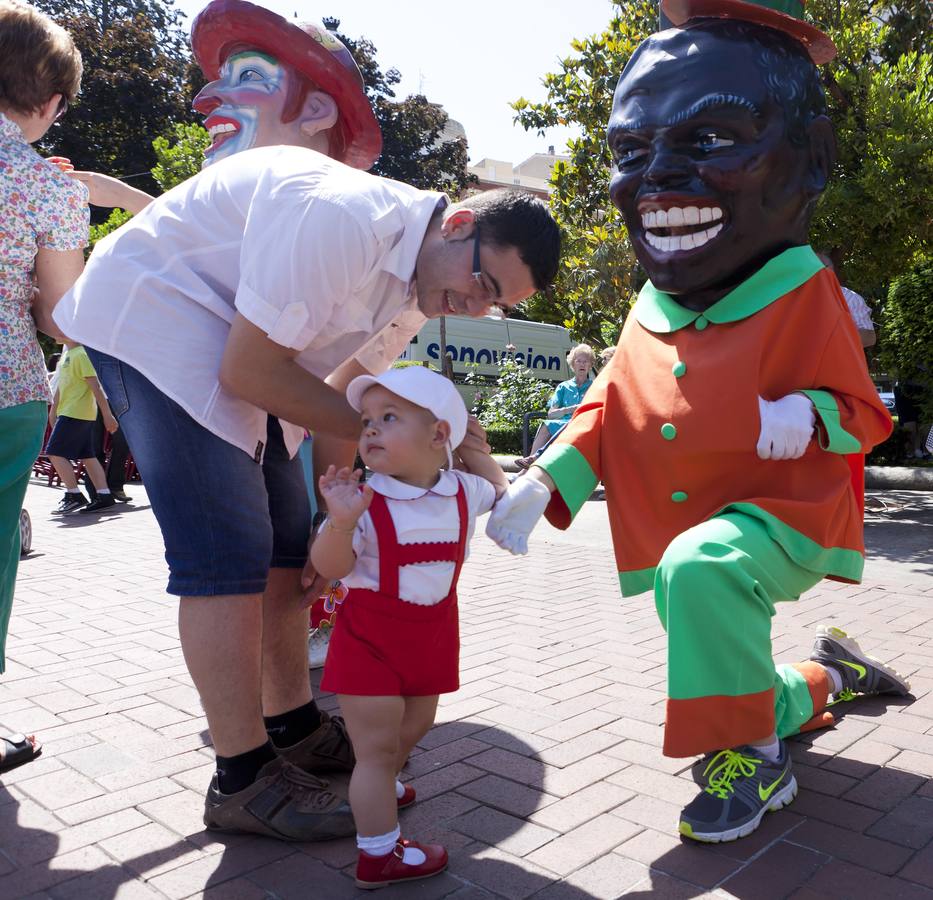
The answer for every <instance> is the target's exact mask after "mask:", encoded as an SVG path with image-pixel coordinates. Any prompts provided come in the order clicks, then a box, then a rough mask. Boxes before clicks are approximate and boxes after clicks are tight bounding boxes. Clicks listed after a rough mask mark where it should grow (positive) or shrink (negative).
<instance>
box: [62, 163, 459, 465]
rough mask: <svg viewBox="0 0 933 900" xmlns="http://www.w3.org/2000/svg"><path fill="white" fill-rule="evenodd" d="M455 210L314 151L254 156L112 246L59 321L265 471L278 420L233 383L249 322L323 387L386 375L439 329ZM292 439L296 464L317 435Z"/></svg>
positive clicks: (99, 255) (289, 428)
mask: <svg viewBox="0 0 933 900" xmlns="http://www.w3.org/2000/svg"><path fill="white" fill-rule="evenodd" d="M446 203H447V198H446V197H445V196H444V195H443V194H439V193H436V192H431V191H419V190H417V189H415V188H413V187H410V186H409V185H405V184H401V183H400V182H396V181H391V180H390V179H386V178H378V177H376V176H374V175H369V174H367V173H366V172H360V171H359V170H357V169H352V168H350V167H348V166H344V165H342V164H341V163H338V162H336V161H335V160H332V159H330V158H329V157H327V156H323V155H322V154H320V153H316V152H315V151H313V150H308V149H305V148H302V147H284V146H283V147H261V148H257V149H254V150H248V151H245V152H243V153H238V154H235V155H234V156H231V157H229V158H227V159H225V160H220V161H218V162H217V163H215V164H214V165H212V166H209V167H208V168H207V169H205V170H204V171H202V172H201V173H199V174H198V175H196V176H195V177H194V178H190V179H189V180H188V181H186V182H184V183H182V184H180V185H178V186H177V187H175V188H173V189H172V190H171V191H168V192H167V193H166V194H163V195H162V196H161V197H159V198H158V199H157V200H155V201H154V202H153V203H151V204H149V206H147V207H146V208H145V209H144V210H143V211H142V212H141V213H139V214H138V215H137V216H135V217H134V218H133V219H132V220H131V221H130V222H129V223H127V224H126V225H124V226H123V227H122V228H120V229H119V230H118V231H116V232H114V233H113V234H111V235H108V236H107V237H106V238H105V239H104V240H102V241H101V242H100V243H99V244H98V245H97V246H96V247H95V249H94V253H93V254H92V256H91V259H90V260H89V262H88V265H87V268H86V269H85V271H84V274H83V275H82V276H81V278H80V279H79V280H78V282H77V283H76V284H75V286H74V287H73V288H72V290H71V291H70V292H69V293H68V294H66V295H65V297H64V298H63V299H62V301H61V303H59V305H58V308H57V309H56V311H55V320H56V322H57V323H58V325H59V326H60V327H61V328H62V330H63V331H64V332H65V334H67V335H68V336H69V337H71V338H73V339H74V340H75V341H77V342H79V343H82V344H85V345H87V346H89V347H93V348H95V349H97V350H100V351H102V352H104V353H108V354H110V355H112V356H115V357H117V358H118V359H121V360H123V361H124V362H126V363H128V364H129V365H131V366H133V367H134V368H136V369H138V370H139V371H140V372H142V374H143V375H145V376H146V377H147V378H148V379H149V380H150V381H151V382H152V383H153V384H154V385H155V386H156V387H157V388H159V390H161V391H162V392H163V393H165V394H166V395H168V396H169V397H171V398H172V399H173V400H175V401H176V402H177V403H179V404H180V405H181V406H182V407H183V408H184V409H185V410H186V411H187V412H188V413H189V414H190V415H191V416H192V417H193V418H194V419H195V420H196V421H198V422H199V423H201V424H202V425H203V426H204V427H206V428H207V429H208V430H210V431H212V432H213V433H214V434H216V435H218V436H219V437H221V438H223V439H224V440H226V441H228V442H229V443H231V444H233V445H234V446H237V447H240V448H241V449H242V450H244V451H245V452H247V453H248V454H249V455H250V456H254V455H255V456H256V457H257V458H259V457H261V449H262V447H264V446H265V443H266V412H265V411H263V410H260V409H259V408H258V407H255V406H253V405H251V404H249V403H246V402H245V401H243V400H240V399H238V398H236V397H233V396H232V395H230V394H228V393H227V392H225V391H224V390H223V389H222V388H221V386H220V381H219V373H220V363H221V359H222V357H223V352H224V348H225V346H226V342H227V336H228V334H229V331H230V325H231V323H232V321H233V318H234V314H235V313H236V312H240V313H241V314H242V315H243V316H245V317H246V318H247V319H249V321H250V322H252V323H253V324H254V325H256V326H257V327H259V328H261V329H262V330H263V331H264V332H265V333H266V334H267V335H268V336H269V337H270V338H271V339H272V340H273V341H275V342H276V343H278V344H281V345H282V346H284V347H289V348H292V349H294V350H298V351H300V352H299V354H298V356H297V357H296V360H297V362H298V363H299V365H301V366H303V367H304V368H305V369H307V370H308V371H309V372H311V373H312V374H314V375H316V376H318V377H319V378H325V377H326V376H327V375H329V374H330V373H331V372H333V371H334V369H336V368H337V367H338V366H340V365H341V364H343V363H344V362H346V361H347V360H350V359H356V360H357V361H358V362H360V364H361V365H362V366H363V367H364V368H366V369H368V370H369V371H371V372H374V373H378V372H382V371H384V370H385V369H387V368H388V367H389V365H391V363H392V361H393V360H394V359H395V358H396V357H397V356H398V355H399V353H400V352H401V351H402V350H403V349H404V348H405V345H406V344H407V343H408V342H409V341H410V340H411V338H412V337H413V336H414V335H415V334H417V332H418V330H419V329H420V328H421V326H422V325H423V324H424V322H425V321H426V320H425V318H424V316H423V315H421V313H420V311H419V310H418V306H417V297H416V295H415V291H414V283H413V278H414V271H415V263H416V260H417V256H418V252H419V250H420V248H421V242H422V240H423V238H424V235H425V232H426V231H427V228H428V224H429V222H430V220H431V217H432V216H433V214H434V212H435V210H436V209H437V208H438V207H439V206H444V205H446ZM282 426H283V432H284V435H285V442H286V445H287V446H288V449H289V452H290V453H291V454H292V455H294V453H295V452H296V451H297V448H298V446H299V444H300V443H301V440H302V437H303V430H302V429H301V428H298V427H296V426H294V425H289V424H288V423H286V422H283V423H282Z"/></svg>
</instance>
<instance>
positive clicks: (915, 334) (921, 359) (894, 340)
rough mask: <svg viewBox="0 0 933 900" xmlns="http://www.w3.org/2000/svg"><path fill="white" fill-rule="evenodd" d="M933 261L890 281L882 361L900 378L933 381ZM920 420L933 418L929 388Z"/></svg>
mask: <svg viewBox="0 0 933 900" xmlns="http://www.w3.org/2000/svg"><path fill="white" fill-rule="evenodd" d="M931 297H933V260H926V261H925V262H921V263H919V264H918V265H916V266H914V268H913V269H912V270H911V271H909V272H907V273H905V274H904V275H902V276H901V277H900V278H898V279H897V280H896V281H894V282H893V283H892V284H891V287H890V289H889V290H888V299H887V301H886V302H885V305H884V315H883V321H884V326H883V328H882V332H881V351H880V358H881V364H882V365H883V366H884V367H885V370H886V371H887V372H890V373H891V374H896V375H897V378H898V380H899V381H901V382H902V383H903V382H908V381H911V382H915V383H917V384H927V385H929V384H930V383H931V382H933V372H931V367H933V304H931V303H930V298H931ZM926 393H927V400H926V401H925V402H924V403H923V404H922V406H923V409H921V413H920V419H921V421H926V422H929V421H930V420H931V419H933V399H931V398H933V391H928V392H926Z"/></svg>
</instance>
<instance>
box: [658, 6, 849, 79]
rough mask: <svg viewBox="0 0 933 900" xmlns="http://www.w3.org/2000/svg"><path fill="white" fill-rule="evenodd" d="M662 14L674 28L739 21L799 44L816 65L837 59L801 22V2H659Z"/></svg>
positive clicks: (823, 37)
mask: <svg viewBox="0 0 933 900" xmlns="http://www.w3.org/2000/svg"><path fill="white" fill-rule="evenodd" d="M661 10H662V11H663V13H664V15H666V16H667V17H668V19H670V20H671V22H672V23H673V24H674V25H683V24H685V23H686V22H689V21H690V20H691V19H738V20H739V21H742V22H755V23H756V24H758V25H767V27H768V28H774V29H776V30H777V31H783V32H784V33H785V34H789V35H790V36H791V37H792V38H794V39H796V40H798V41H800V43H801V44H803V45H804V47H806V48H807V52H808V53H809V54H810V59H812V60H813V62H814V63H815V64H816V65H821V64H822V63H827V62H829V61H830V60H831V59H832V58H833V57H834V56H835V55H836V45H835V44H834V43H833V42H832V41H831V40H830V39H829V36H828V35H825V34H823V32H822V31H820V30H819V29H818V28H814V27H813V26H812V25H809V24H808V23H807V22H804V21H803V0H662V3H661Z"/></svg>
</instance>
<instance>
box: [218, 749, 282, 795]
mask: <svg viewBox="0 0 933 900" xmlns="http://www.w3.org/2000/svg"><path fill="white" fill-rule="evenodd" d="M276 756H277V754H276V752H275V749H274V748H273V746H272V742H271V741H266V742H265V743H264V744H260V745H259V746H258V747H256V749H255V750H247V751H246V753H239V754H237V755H236V756H218V757H217V787H218V789H219V790H220V793H221V794H235V793H237V791H242V790H243V789H244V788H248V787H249V786H250V785H251V784H252V783H253V782H254V781H255V780H256V776H257V775H258V774H259V770H260V769H261V768H262V767H263V766H264V765H265V764H266V763H269V762H272V760H274V759H275V758H276Z"/></svg>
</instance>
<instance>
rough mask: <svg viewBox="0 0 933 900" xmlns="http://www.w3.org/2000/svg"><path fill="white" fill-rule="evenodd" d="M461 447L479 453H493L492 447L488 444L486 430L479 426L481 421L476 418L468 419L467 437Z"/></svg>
mask: <svg viewBox="0 0 933 900" xmlns="http://www.w3.org/2000/svg"><path fill="white" fill-rule="evenodd" d="M460 446H461V447H464V448H465V449H466V450H467V451H469V450H475V451H477V452H478V453H492V447H490V446H489V444H488V443H487V442H486V429H485V428H483V426H482V425H480V424H479V419H477V418H476V416H470V417H469V418H468V419H467V430H466V435H465V437H464V438H463V443H462V444H461V445H460Z"/></svg>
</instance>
